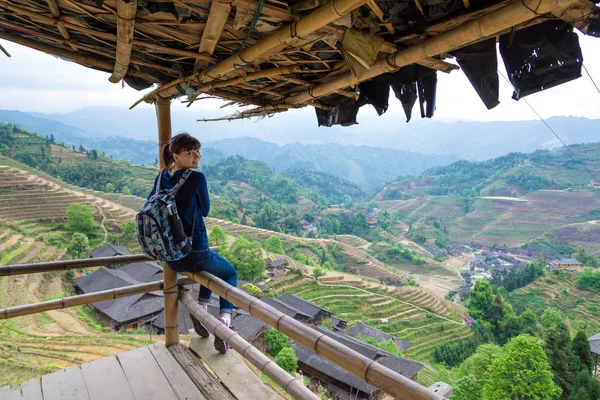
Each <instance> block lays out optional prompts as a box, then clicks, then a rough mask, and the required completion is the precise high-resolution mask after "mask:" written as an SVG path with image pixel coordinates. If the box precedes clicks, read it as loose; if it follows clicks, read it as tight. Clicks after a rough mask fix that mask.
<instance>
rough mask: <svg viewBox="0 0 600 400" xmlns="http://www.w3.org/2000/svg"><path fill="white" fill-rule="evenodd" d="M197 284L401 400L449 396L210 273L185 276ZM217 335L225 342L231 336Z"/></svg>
mask: <svg viewBox="0 0 600 400" xmlns="http://www.w3.org/2000/svg"><path fill="white" fill-rule="evenodd" d="M185 274H186V275H187V276H188V277H189V278H192V279H193V280H194V281H195V282H198V283H200V284H201V285H203V286H206V287H207V288H209V289H210V290H212V291H213V292H215V293H217V294H218V295H219V296H221V297H223V298H226V299H227V300H228V301H230V302H232V303H233V304H235V305H236V306H238V307H240V308H241V309H243V310H245V311H247V312H249V313H250V314H251V315H253V316H255V317H257V318H258V319H260V320H261V321H263V322H266V323H267V324H269V325H271V326H272V327H273V328H275V329H277V330H278V331H279V332H281V333H283V334H285V335H287V336H288V337H290V338H291V339H293V340H295V341H297V342H298V343H300V344H301V345H303V346H305V347H307V348H308V349H310V350H311V351H313V352H314V353H316V354H319V355H321V356H323V357H324V358H326V359H328V360H329V361H331V362H333V363H334V364H337V365H339V366H340V367H342V368H344V369H345V370H346V371H348V372H350V373H351V374H353V375H355V376H357V377H358V378H360V379H363V380H364V381H365V382H367V383H368V384H370V385H373V386H375V387H377V388H379V389H381V390H383V391H384V392H386V393H388V394H390V395H391V396H392V397H394V398H396V399H398V400H409V399H410V400H442V399H445V397H443V396H440V395H439V394H437V393H435V392H433V391H431V390H429V389H427V388H426V387H424V386H421V385H419V384H418V383H416V382H414V381H412V380H410V379H408V378H406V377H404V376H402V375H400V374H399V373H397V372H395V371H392V370H391V369H389V368H387V367H385V366H383V365H382V364H379V363H378V362H376V361H374V360H371V359H370V358H368V357H365V356H363V355H362V354H360V353H358V352H356V351H354V350H352V349H350V348H349V347H346V346H344V345H343V344H341V343H339V342H337V341H335V340H333V339H331V338H330V337H328V336H327V335H324V334H322V333H320V332H318V331H316V330H314V329H312V328H310V327H309V326H308V325H305V324H303V323H301V322H299V321H297V320H295V319H293V318H291V317H289V316H287V315H285V314H283V313H282V312H280V311H278V310H276V309H275V308H274V307H271V306H270V305H268V304H266V303H264V302H262V301H260V300H259V299H257V298H256V297H253V296H251V295H249V294H248V293H246V292H244V291H242V290H239V289H237V288H236V287H233V286H231V285H230V284H228V283H227V282H225V281H223V280H222V279H219V278H217V277H215V276H213V275H211V274H209V273H206V272H195V273H187V272H186V273H185ZM216 334H217V335H218V336H219V337H221V338H222V339H223V340H225V339H226V338H228V337H229V336H227V335H230V334H229V333H228V332H224V334H225V335H224V336H220V335H219V334H220V332H219V331H216Z"/></svg>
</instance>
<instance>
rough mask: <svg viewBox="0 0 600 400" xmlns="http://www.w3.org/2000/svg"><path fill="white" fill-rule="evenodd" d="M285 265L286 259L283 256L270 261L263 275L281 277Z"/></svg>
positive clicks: (273, 277)
mask: <svg viewBox="0 0 600 400" xmlns="http://www.w3.org/2000/svg"><path fill="white" fill-rule="evenodd" d="M286 266H287V261H286V260H285V259H283V258H278V259H276V260H273V261H270V262H269V263H268V264H267V266H266V268H265V275H266V276H267V277H268V278H272V279H277V278H281V277H282V276H283V275H285V267H286Z"/></svg>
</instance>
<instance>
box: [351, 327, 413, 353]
mask: <svg viewBox="0 0 600 400" xmlns="http://www.w3.org/2000/svg"><path fill="white" fill-rule="evenodd" d="M344 333H345V334H347V335H350V336H352V337H355V338H359V336H363V337H372V338H373V339H375V340H376V341H377V342H383V341H385V342H387V341H388V340H390V339H392V341H393V342H394V343H396V346H398V349H399V350H400V351H402V352H403V351H404V350H406V349H408V348H409V347H410V346H412V343H411V342H409V341H406V340H402V339H399V338H397V337H396V336H392V335H390V334H389V333H385V332H382V331H380V330H379V329H377V328H373V327H372V326H371V325H367V324H365V323H364V322H358V323H356V324H354V325H352V326H350V327H349V328H347V329H345V330H344Z"/></svg>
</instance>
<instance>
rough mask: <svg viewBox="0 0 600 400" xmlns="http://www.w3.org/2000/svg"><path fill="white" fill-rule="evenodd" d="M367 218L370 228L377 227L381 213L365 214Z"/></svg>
mask: <svg viewBox="0 0 600 400" xmlns="http://www.w3.org/2000/svg"><path fill="white" fill-rule="evenodd" d="M365 217H366V219H367V226H368V227H369V228H375V227H376V226H377V224H378V223H379V214H378V213H374V212H372V213H368V214H367V215H365Z"/></svg>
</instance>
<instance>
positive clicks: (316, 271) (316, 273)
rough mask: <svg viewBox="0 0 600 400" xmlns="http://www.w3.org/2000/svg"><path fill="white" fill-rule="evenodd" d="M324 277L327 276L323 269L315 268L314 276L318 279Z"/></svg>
mask: <svg viewBox="0 0 600 400" xmlns="http://www.w3.org/2000/svg"><path fill="white" fill-rule="evenodd" d="M323 275H325V271H323V269H321V268H315V269H314V270H313V276H314V277H315V278H317V279H319V278H320V277H322V276H323Z"/></svg>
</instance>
